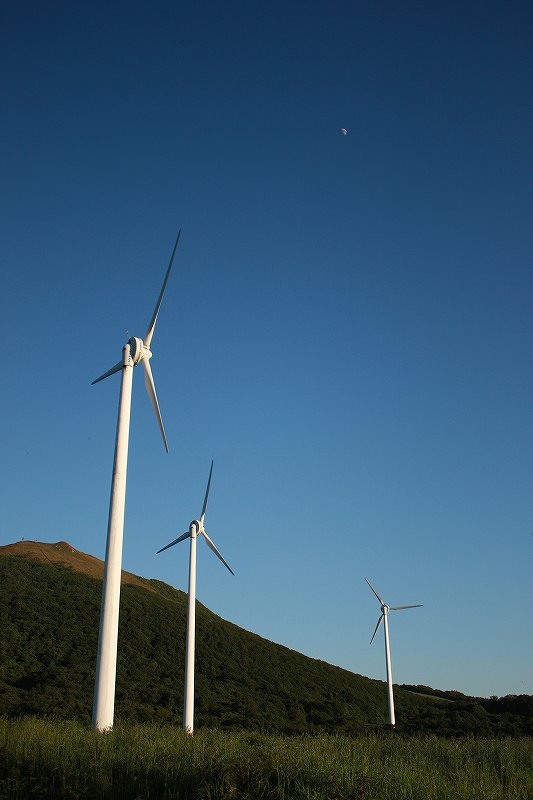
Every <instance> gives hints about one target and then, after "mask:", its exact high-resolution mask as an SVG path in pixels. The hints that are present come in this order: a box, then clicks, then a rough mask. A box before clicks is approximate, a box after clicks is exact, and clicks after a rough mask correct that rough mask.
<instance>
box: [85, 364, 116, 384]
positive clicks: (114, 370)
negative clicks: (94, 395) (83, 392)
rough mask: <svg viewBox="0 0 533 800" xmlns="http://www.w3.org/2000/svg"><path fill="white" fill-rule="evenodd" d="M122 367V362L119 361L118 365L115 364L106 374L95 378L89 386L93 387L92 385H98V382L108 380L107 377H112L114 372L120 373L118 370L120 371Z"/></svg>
mask: <svg viewBox="0 0 533 800" xmlns="http://www.w3.org/2000/svg"><path fill="white" fill-rule="evenodd" d="M123 366H124V362H123V361H122V360H120V361H119V362H118V364H115V366H114V367H111V369H108V370H107V372H104V374H103V375H100V377H99V378H97V379H96V380H95V381H93V382H92V383H91V386H94V384H95V383H98V381H103V380H104V378H109V376H110V375H114V374H115V372H120V370H121V369H122V367H123Z"/></svg>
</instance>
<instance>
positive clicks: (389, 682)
mask: <svg viewBox="0 0 533 800" xmlns="http://www.w3.org/2000/svg"><path fill="white" fill-rule="evenodd" d="M365 581H366V582H367V583H368V585H369V586H370V588H371V589H372V591H373V592H374V594H375V595H376V597H377V599H378V600H379V602H380V603H381V615H380V617H379V619H378V621H377V625H376V627H375V628H374V633H373V634H372V638H371V639H370V644H372V642H373V641H374V637H375V635H376V633H377V631H378V628H379V626H380V625H381V622H382V621H383V629H384V631H385V661H386V664H387V692H388V697H389V725H391V726H392V727H394V726H395V725H396V717H395V715H394V695H393V692H392V668H391V660H390V647H389V623H388V620H387V616H388V613H389V611H402V609H404V608H421V607H422V605H423V603H418V604H417V605H414V606H389V605H387V603H385V602H384V601H383V600H382V599H381V597H380V596H379V594H378V593H377V592H376V590H375V589H374V587H373V586H372V584H371V583H370V581H369V580H368V578H365Z"/></svg>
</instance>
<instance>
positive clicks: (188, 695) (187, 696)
mask: <svg viewBox="0 0 533 800" xmlns="http://www.w3.org/2000/svg"><path fill="white" fill-rule="evenodd" d="M212 474H213V461H211V469H210V470H209V478H208V481H207V489H206V490H205V498H204V504H203V506H202V513H201V514H200V519H193V521H192V522H191V524H190V525H189V530H188V531H187V532H186V533H183V534H182V535H181V536H178V538H177V539H174V541H172V542H170V544H167V545H165V547H162V548H161V550H158V551H157V552H158V553H162V552H163V550H168V548H169V547H173V546H174V545H175V544H178V542H183V541H184V540H185V539H190V540H191V546H190V556H189V596H188V600H187V644H186V650H185V689H184V707H183V730H184V731H186V732H187V733H188V734H190V735H191V736H192V733H193V731H194V645H195V633H196V539H197V538H198V536H203V537H204V539H205V541H206V542H207V545H208V547H210V548H211V550H212V551H213V553H214V554H215V555H216V556H218V558H219V559H220V560H221V561H222V563H223V564H224V566H225V567H227V568H228V569H229V571H230V572H231V574H232V575H235V573H234V572H233V570H232V568H231V567H230V565H229V564H228V562H227V561H226V559H225V558H224V557H223V556H222V555H221V553H220V552H219V550H218V549H217V547H216V546H215V543H214V542H213V540H212V539H210V538H209V536H208V535H207V531H206V529H205V528H204V519H205V512H206V511H207V501H208V499H209V489H210V487H211V476H212Z"/></svg>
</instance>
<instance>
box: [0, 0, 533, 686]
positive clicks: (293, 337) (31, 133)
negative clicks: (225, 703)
mask: <svg viewBox="0 0 533 800" xmlns="http://www.w3.org/2000/svg"><path fill="white" fill-rule="evenodd" d="M532 22H533V14H532V11H531V7H530V5H529V4H526V3H525V2H508V3H501V2H488V3H487V2H484V3H476V2H474V3H470V4H468V7H466V8H465V7H464V4H459V3H454V2H450V3H435V4H429V5H428V4H423V3H415V2H406V3H404V4H402V5H401V6H399V5H398V4H397V3H388V2H385V3H357V4H353V3H334V4H330V3H315V4H312V5H309V4H295V5H293V6H292V8H287V7H286V6H285V4H276V3H273V4H269V6H268V8H266V7H265V8H264V9H262V10H261V9H260V10H254V9H253V8H252V7H250V5H249V4H244V3H238V2H237V3H233V4H229V5H228V4H218V3H209V2H208V3H205V4H202V5H201V6H198V4H192V3H191V4H187V3H184V4H171V3H162V2H156V3H150V4H148V3H136V4H135V3H134V4H125V3H124V4H122V3H113V4H111V7H109V6H108V5H107V4H103V3H98V2H97V3H95V4H92V5H89V6H88V5H86V4H78V3H68V4H67V3H61V2H57V3H53V4H47V5H46V6H45V5H43V4H37V3H27V4H26V5H23V6H22V5H19V6H15V5H12V6H11V7H10V8H7V9H4V12H3V24H2V27H3V30H4V42H3V46H2V70H1V75H2V77H1V81H2V107H3V122H4V124H3V126H2V128H3V132H2V162H3V163H2V173H3V179H4V191H3V193H2V197H1V199H0V203H1V214H2V220H3V234H4V235H3V247H2V274H3V287H2V293H1V297H0V309H1V313H2V320H3V330H4V382H3V386H4V390H3V393H2V414H1V415H0V437H1V442H2V453H3V457H4V468H3V470H2V482H1V486H2V488H1V516H0V543H1V544H6V543H8V542H12V541H15V540H17V539H19V538H21V537H25V538H31V539H40V540H45V541H57V540H59V539H67V540H68V541H69V542H70V543H71V544H72V545H73V546H74V547H76V548H78V549H80V550H83V551H85V552H88V553H91V554H93V555H96V556H99V557H103V555H104V552H105V538H106V527H107V511H108V499H109V487H110V477H111V468H112V459H113V448H114V434H115V425H116V413H117V402H118V390H119V381H120V378H119V376H117V375H115V376H113V377H111V378H109V379H108V380H106V381H104V382H103V383H100V384H98V385H96V386H92V387H91V385H90V384H91V381H92V380H93V379H94V378H96V377H97V376H98V375H100V374H101V373H102V372H104V371H105V370H106V369H107V368H108V367H110V366H111V365H113V364H114V363H116V362H117V361H118V359H119V358H120V353H121V348H122V345H123V343H124V342H125V341H126V340H127V339H128V338H129V336H132V335H136V336H140V337H143V336H144V334H145V332H146V327H147V325H148V321H149V319H150V317H151V314H152V311H153V308H154V305H155V301H156V299H157V296H158V293H159V289H160V285H161V281H162V279H163V276H164V272H165V269H166V266H167V263H168V259H169V256H170V252H171V250H172V245H173V242H174V239H175V236H176V233H177V230H178V228H181V229H182V238H181V242H180V247H179V250H178V253H177V256H176V260H175V266H174V270H173V273H172V275H171V278H170V281H169V284H168V288H167V293H166V295H165V299H164V303H163V306H162V308H161V312H160V315H159V320H158V323H157V327H156V331H155V335H154V339H153V343H152V350H153V353H154V357H153V360H152V362H151V363H152V369H153V373H154V377H155V381H156V386H157V391H158V396H159V401H160V405H161V410H162V414H163V419H164V422H165V427H166V430H167V436H168V440H169V445H170V454H169V455H167V454H166V453H165V451H164V448H163V445H162V442H161V439H160V434H159V431H158V429H157V425H156V422H155V418H154V415H153V412H152V409H151V406H150V403H149V401H148V399H147V396H146V393H145V390H144V385H143V379H142V376H141V375H140V374H138V371H137V370H136V371H135V373H134V387H133V406H132V420H131V436H130V458H129V468H128V491H127V509H126V523H125V543H124V558H123V566H124V568H126V569H128V570H130V571H132V572H135V573H137V574H141V575H144V576H147V577H157V578H160V579H162V580H164V581H167V582H169V583H171V584H173V585H174V586H177V587H178V588H182V589H186V584H187V563H188V548H187V545H182V546H181V549H180V548H179V547H176V548H174V549H172V550H171V551H168V552H165V553H163V554H161V555H159V556H156V555H155V551H156V550H157V549H159V548H160V547H162V546H163V545H165V544H166V543H167V542H168V541H170V540H171V539H172V538H175V537H176V536H177V535H178V534H180V533H181V532H183V531H184V530H186V529H187V527H188V524H189V522H190V520H191V519H192V518H193V517H195V516H197V515H198V514H199V512H200V510H201V504H202V500H203V493H204V490H205V483H206V480H207V475H208V471H209V464H210V461H211V458H214V459H215V468H214V474H213V484H212V492H211V499H210V505H209V511H208V515H207V519H206V528H207V531H208V532H209V534H210V535H211V536H212V538H213V539H214V541H215V542H216V544H217V545H218V547H219V548H220V550H221V551H222V553H223V554H224V556H225V557H226V559H227V560H228V561H229V563H230V564H231V566H232V567H233V569H234V570H235V572H236V577H235V578H232V576H231V575H230V574H229V573H228V572H227V571H226V570H224V568H223V567H222V565H221V564H220V562H218V561H217V559H215V558H213V556H212V553H210V551H209V550H208V549H207V547H205V546H204V545H202V544H201V543H200V546H199V548H198V556H199V562H198V598H199V600H201V601H202V602H204V603H205V604H206V605H207V606H208V607H209V608H211V609H212V610H213V611H215V612H216V613H218V614H220V615H221V616H223V617H225V618H226V619H229V620H231V621H233V622H235V623H236V624H238V625H241V626H243V627H245V628H247V629H249V630H252V631H254V632H256V633H258V634H260V635H262V636H265V637H267V638H269V639H272V640H274V641H276V642H281V643H283V644H285V645H287V646H289V647H292V648H294V649H296V650H299V651H301V652H304V653H306V654H308V655H311V656H313V657H316V658H320V659H324V660H326V661H329V662H331V663H334V664H338V665H341V666H343V667H345V668H348V669H351V670H353V671H355V672H358V673H362V674H365V675H369V676H370V677H375V678H380V679H384V675H385V664H384V655H383V645H382V642H381V641H379V640H377V641H376V642H375V643H374V644H373V645H372V647H370V646H369V644H368V643H369V639H370V636H371V634H372V630H373V627H374V625H375V622H376V620H377V617H378V615H379V606H378V604H377V603H376V601H375V598H374V597H373V595H372V593H371V592H370V590H369V589H368V587H367V586H366V584H365V582H364V576H365V575H366V576H368V577H369V578H370V580H371V581H372V582H373V584H374V585H375V586H376V588H377V589H378V591H379V592H380V593H382V594H383V596H384V597H385V599H386V600H388V601H390V602H391V603H392V604H398V603H401V604H406V603H423V604H424V607H423V608H421V609H413V610H412V611H406V612H405V613H402V614H397V615H394V616H393V617H392V618H391V647H392V658H393V676H394V680H395V681H397V682H399V683H423V684H428V685H431V686H434V687H438V688H442V689H458V690H461V691H464V692H466V693H469V694H479V695H490V694H497V695H504V694H508V693H533V682H532V677H531V676H532V670H531V666H532V663H533V647H532V643H531V636H530V635H529V630H528V625H527V620H528V618H529V615H530V612H531V604H532V599H533V598H532V591H531V577H530V575H531V553H532V547H533V537H531V536H530V531H531V530H533V508H532V501H531V496H532V495H531V478H532V471H531V455H532V436H531V430H532V412H531V397H532V395H533V381H532V377H531V363H532V346H531V316H532V314H531V290H532V288H533V285H532V284H533V278H532V271H531V251H532V247H531V245H532V233H531V212H532V186H531V130H532V121H533V120H532V117H533V113H532V111H531V102H530V100H531V83H532V80H531V79H532V57H531V47H530V42H531V33H532V31H531V28H532ZM341 127H345V128H346V129H347V131H348V134H347V135H346V136H342V134H341V132H340V129H341ZM91 691H92V688H91Z"/></svg>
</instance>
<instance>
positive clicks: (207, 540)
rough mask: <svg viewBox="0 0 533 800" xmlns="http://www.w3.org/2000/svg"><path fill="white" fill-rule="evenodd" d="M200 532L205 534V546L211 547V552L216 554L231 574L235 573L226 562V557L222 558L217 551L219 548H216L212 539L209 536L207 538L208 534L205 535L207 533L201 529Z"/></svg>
mask: <svg viewBox="0 0 533 800" xmlns="http://www.w3.org/2000/svg"><path fill="white" fill-rule="evenodd" d="M202 533H203V535H204V536H205V540H206V542H207V546H208V547H210V548H211V550H212V551H213V553H214V554H215V555H216V556H218V558H220V560H221V561H222V563H223V564H224V566H226V567H227V568H228V569H229V571H230V572H231V574H232V575H235V573H234V572H233V570H232V568H231V567H230V565H229V564H228V562H227V561H226V559H225V558H224V556H223V555H222V554H221V553H220V552H219V550H218V549H217V547H216V545H215V543H214V542H213V541H212V539H210V538H209V536H208V535H207V533H206V532H205V531H202Z"/></svg>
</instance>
